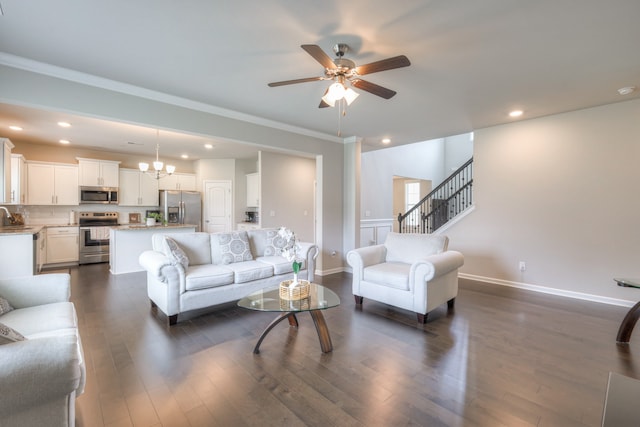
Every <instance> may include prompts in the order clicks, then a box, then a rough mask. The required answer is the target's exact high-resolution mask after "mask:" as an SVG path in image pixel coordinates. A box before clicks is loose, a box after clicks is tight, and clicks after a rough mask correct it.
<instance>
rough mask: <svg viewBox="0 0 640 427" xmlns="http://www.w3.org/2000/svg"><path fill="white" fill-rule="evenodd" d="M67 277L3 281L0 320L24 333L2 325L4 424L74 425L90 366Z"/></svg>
mask: <svg viewBox="0 0 640 427" xmlns="http://www.w3.org/2000/svg"><path fill="white" fill-rule="evenodd" d="M69 279H70V278H69V275H68V274H44V275H38V276H29V277H21V278H12V279H1V280H0V297H2V298H3V301H1V300H0V304H2V305H3V307H4V310H0V312H2V314H1V315H0V323H2V324H3V325H6V327H8V328H11V329H12V330H13V331H17V332H18V333H19V334H20V335H22V337H20V336H17V337H16V335H15V334H13V335H12V333H13V331H10V330H9V329H8V328H6V327H2V328H3V335H2V336H1V337H0V361H1V363H0V425H1V426H74V425H75V399H76V397H77V396H79V395H80V394H81V393H82V392H83V391H84V386H85V378H86V371H85V369H86V368H85V362H84V354H83V351H82V343H81V342H80V335H79V333H78V321H77V317H76V312H75V308H74V306H73V303H71V302H70V301H69V297H70V287H69ZM7 310H8V311H7ZM16 338H17V339H19V340H18V341H14V339H16ZM22 338H26V339H24V340H21V339H22Z"/></svg>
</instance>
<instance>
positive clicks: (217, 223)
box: [204, 181, 233, 233]
mask: <svg viewBox="0 0 640 427" xmlns="http://www.w3.org/2000/svg"><path fill="white" fill-rule="evenodd" d="M231 200H232V197H231V181H205V183H204V206H205V209H204V210H205V213H204V215H205V218H204V229H205V231H207V232H208V233H217V232H228V231H232V230H233V228H232V226H231V212H232V209H233V206H232V205H231Z"/></svg>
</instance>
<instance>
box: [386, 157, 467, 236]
mask: <svg viewBox="0 0 640 427" xmlns="http://www.w3.org/2000/svg"><path fill="white" fill-rule="evenodd" d="M472 187H473V157H472V158H471V159H469V160H468V161H467V162H466V163H465V164H464V165H462V166H460V168H458V170H456V171H455V172H454V173H452V174H451V175H450V176H449V177H448V178H447V179H445V180H444V181H443V182H442V183H441V184H440V185H438V186H437V187H436V188H435V189H434V190H433V191H431V193H429V194H427V195H426V196H425V197H424V198H423V199H422V200H421V201H420V202H418V203H417V204H416V205H415V206H414V207H413V208H411V209H410V210H409V211H408V212H407V213H405V214H404V215H403V214H402V213H400V214H398V230H399V232H400V233H427V234H428V233H433V232H434V231H436V230H437V229H438V228H440V227H442V226H443V225H445V224H446V223H447V222H449V221H451V220H452V219H453V218H454V217H455V216H456V215H458V214H460V213H462V212H463V211H464V210H465V209H467V208H468V207H470V206H471V205H472V204H473V188H472Z"/></svg>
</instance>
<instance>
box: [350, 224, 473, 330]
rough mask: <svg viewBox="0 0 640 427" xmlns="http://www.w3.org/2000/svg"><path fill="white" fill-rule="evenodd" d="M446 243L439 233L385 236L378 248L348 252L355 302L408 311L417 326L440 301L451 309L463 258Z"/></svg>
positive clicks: (372, 247) (371, 247)
mask: <svg viewBox="0 0 640 427" xmlns="http://www.w3.org/2000/svg"><path fill="white" fill-rule="evenodd" d="M448 244H449V239H448V237H447V236H442V235H430V234H415V233H405V234H400V233H389V234H388V235H387V239H386V241H385V243H384V244H382V245H375V246H367V247H363V248H359V249H354V250H352V251H349V253H347V262H348V263H349V265H350V266H351V267H352V269H353V295H354V297H355V300H356V304H362V301H363V297H366V298H370V299H372V300H375V301H378V302H381V303H385V304H389V305H392V306H395V307H399V308H402V309H405V310H410V311H413V312H415V313H416V314H417V316H418V322H420V323H425V322H426V321H427V313H429V312H430V311H432V310H433V309H435V308H436V307H438V306H440V305H441V304H444V303H445V302H446V303H447V305H448V307H449V309H451V308H453V305H454V302H455V298H456V296H457V295H458V269H459V268H460V267H462V265H463V264H464V257H463V256H462V254H461V253H460V252H456V251H449V250H447V246H448Z"/></svg>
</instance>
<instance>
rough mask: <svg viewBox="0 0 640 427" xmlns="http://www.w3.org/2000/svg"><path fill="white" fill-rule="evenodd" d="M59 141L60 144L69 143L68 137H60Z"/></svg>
mask: <svg viewBox="0 0 640 427" xmlns="http://www.w3.org/2000/svg"><path fill="white" fill-rule="evenodd" d="M59 142H60V144H69V143H70V141H69V140H68V139H61V140H60V141H59Z"/></svg>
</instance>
